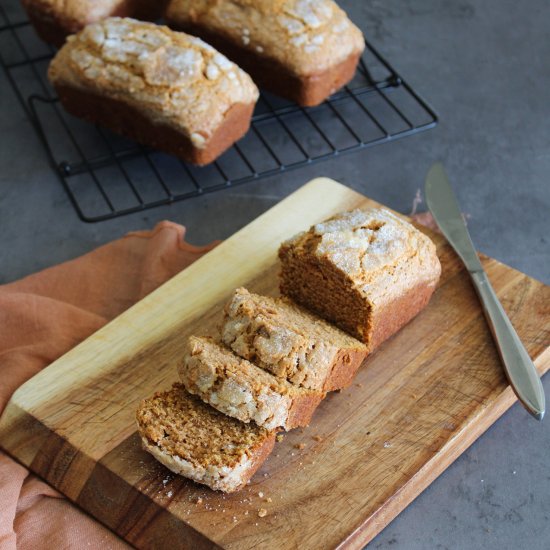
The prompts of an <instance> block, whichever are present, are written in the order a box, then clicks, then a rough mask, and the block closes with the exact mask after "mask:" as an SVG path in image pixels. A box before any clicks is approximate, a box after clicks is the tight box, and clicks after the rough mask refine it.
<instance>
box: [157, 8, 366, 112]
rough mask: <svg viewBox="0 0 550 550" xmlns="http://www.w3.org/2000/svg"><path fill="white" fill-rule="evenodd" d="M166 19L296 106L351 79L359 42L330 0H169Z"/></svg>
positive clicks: (359, 37) (355, 30)
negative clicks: (202, 41) (219, 52)
mask: <svg viewBox="0 0 550 550" xmlns="http://www.w3.org/2000/svg"><path fill="white" fill-rule="evenodd" d="M166 20H167V21H168V24H169V25H170V26H172V27H173V28H176V29H181V30H184V31H186V32H189V33H191V34H195V35H197V36H200V37H201V38H204V40H206V41H207V42H209V43H210V44H212V45H214V46H215V47H216V48H218V49H219V50H220V51H222V52H224V53H225V54H226V55H227V56H228V57H229V58H230V59H232V60H233V61H235V62H236V63H238V64H239V65H240V66H241V67H242V68H243V69H244V70H246V71H247V72H248V73H250V75H251V76H252V78H253V79H254V81H255V82H256V83H257V84H258V85H259V86H260V87H263V88H265V89H267V90H269V91H271V92H274V93H276V94H278V95H281V96H283V97H286V98H288V99H290V100H292V101H296V102H297V103H299V104H301V105H317V104H319V103H321V102H322V101H323V100H324V99H325V98H326V97H328V96H329V95H330V94H332V93H333V92H335V91H336V90H338V89H339V88H340V87H342V86H343V85H344V84H346V83H347V82H348V81H349V80H351V79H352V78H353V75H354V74H355V69H356V67H357V62H358V60H359V57H360V55H361V53H362V51H363V49H364V47H365V41H364V39H363V35H362V33H361V31H360V30H359V29H358V28H357V27H356V26H355V25H354V24H353V23H352V22H351V21H350V20H349V19H348V17H347V16H346V14H345V13H344V12H343V11H342V10H341V9H340V8H339V7H338V5H337V4H336V3H335V2H333V1H332V0H171V1H170V3H169V5H168V8H167V11H166Z"/></svg>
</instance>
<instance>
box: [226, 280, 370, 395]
mask: <svg viewBox="0 0 550 550" xmlns="http://www.w3.org/2000/svg"><path fill="white" fill-rule="evenodd" d="M221 334H222V340H223V342H224V343H225V344H226V345H227V346H228V347H230V348H231V349H232V350H233V351H234V352H235V353H236V354H237V355H239V356H240V357H243V358H244V359H247V360H249V361H252V362H253V363H254V364H255V365H257V366H259V367H261V368H262V369H264V370H267V371H269V372H270V373H272V374H273V375H275V376H277V377H279V378H282V379H284V380H288V381H289V382H291V383H292V384H294V385H296V386H301V387H305V388H309V389H314V390H319V391H333V390H338V389H342V388H344V387H346V386H348V385H349V384H351V381H352V380H353V377H354V376H355V373H356V372H357V369H358V368H359V366H360V365H361V363H362V361H363V359H365V357H366V352H367V350H366V346H365V345H364V344H362V343H361V342H359V341H358V340H356V339H355V338H352V337H351V336H349V335H348V334H346V333H345V332H343V331H341V330H340V329H338V328H336V327H334V326H332V325H330V324H329V323H327V322H326V321H324V320H323V319H321V318H319V317H318V316H316V315H313V314H311V313H310V312H308V311H306V310H305V309H303V308H301V307H300V306H298V305H297V304H295V303H293V302H292V301H291V300H289V299H287V298H284V297H283V298H271V297H268V296H260V295H257V294H254V293H251V292H248V290H246V289H244V288H239V289H237V290H236V291H235V292H234V294H233V297H232V298H231V300H230V301H229V302H228V303H227V304H226V306H225V315H224V322H223V325H222V328H221Z"/></svg>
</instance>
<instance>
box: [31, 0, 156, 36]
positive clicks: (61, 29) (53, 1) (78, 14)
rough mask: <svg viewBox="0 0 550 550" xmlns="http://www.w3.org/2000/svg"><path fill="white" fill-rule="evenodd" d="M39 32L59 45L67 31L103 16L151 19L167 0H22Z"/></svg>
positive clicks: (75, 30) (98, 19)
mask: <svg viewBox="0 0 550 550" xmlns="http://www.w3.org/2000/svg"><path fill="white" fill-rule="evenodd" d="M21 1H22V4H23V7H24V8H25V10H26V12H27V15H28V16H29V20H30V21H31V23H32V25H33V26H34V28H35V29H36V32H37V33H38V36H40V38H42V40H44V41H46V42H50V43H51V44H54V45H55V46H58V47H59V46H61V45H62V44H63V43H64V42H65V38H66V37H67V35H69V34H74V33H76V32H78V31H80V30H82V29H83V28H84V27H85V26H86V25H89V24H90V23H97V22H98V21H101V20H102V19H105V18H106V17H114V16H118V17H133V18H135V19H141V20H144V21H154V20H155V19H158V18H159V17H161V15H162V13H163V11H164V9H165V7H166V4H167V0H21Z"/></svg>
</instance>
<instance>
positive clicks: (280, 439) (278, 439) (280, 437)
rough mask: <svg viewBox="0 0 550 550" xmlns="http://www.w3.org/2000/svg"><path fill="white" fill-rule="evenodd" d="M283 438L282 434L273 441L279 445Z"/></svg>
mask: <svg viewBox="0 0 550 550" xmlns="http://www.w3.org/2000/svg"><path fill="white" fill-rule="evenodd" d="M284 438H285V436H284V435H283V434H279V435H278V436H277V437H276V438H275V439H277V441H278V442H279V443H280V442H281V441H282V440H283V439H284Z"/></svg>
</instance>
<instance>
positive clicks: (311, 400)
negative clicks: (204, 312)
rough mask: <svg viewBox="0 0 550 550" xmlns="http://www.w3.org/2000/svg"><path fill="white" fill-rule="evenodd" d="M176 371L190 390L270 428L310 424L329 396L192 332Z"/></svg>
mask: <svg viewBox="0 0 550 550" xmlns="http://www.w3.org/2000/svg"><path fill="white" fill-rule="evenodd" d="M178 371H179V375H180V379H181V381H182V382H183V384H184V385H185V388H186V389H187V391H189V392H190V393H192V394H195V395H197V396H199V397H200V398H201V399H202V400H203V401H204V402H206V403H209V404H210V405H212V406H213V407H215V408H216V409H218V410H219V411H221V412H222V413H224V414H227V415H228V416H232V417H233V418H237V419H238V420H240V421H242V422H251V421H254V422H255V423H256V424H258V425H259V426H263V427H265V428H267V429H269V430H273V429H275V428H279V427H281V428H284V429H285V430H290V429H292V428H295V427H297V426H307V425H308V424H309V421H310V420H311V417H312V415H313V413H314V411H315V409H316V408H317V406H318V405H319V403H320V402H321V400H322V399H323V398H324V396H325V393H324V392H318V391H314V390H308V389H305V388H299V387H297V386H294V385H293V384H290V383H289V382H287V381H286V380H281V379H280V378H277V377H275V376H273V375H272V374H270V373H269V372H266V371H264V370H263V369H261V368H259V367H257V366H256V365H253V364H252V363H250V362H249V361H247V360H246V359H242V358H241V357H237V356H236V355H235V354H233V352H232V351H231V350H230V349H228V348H226V347H225V346H223V345H219V344H218V343H217V342H215V341H214V340H213V339H211V338H203V337H196V336H191V337H190V338H189V340H188V345H187V350H186V353H185V357H184V359H183V361H182V362H181V364H180V366H179V368H178Z"/></svg>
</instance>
